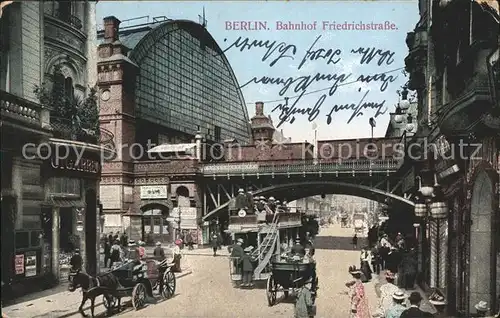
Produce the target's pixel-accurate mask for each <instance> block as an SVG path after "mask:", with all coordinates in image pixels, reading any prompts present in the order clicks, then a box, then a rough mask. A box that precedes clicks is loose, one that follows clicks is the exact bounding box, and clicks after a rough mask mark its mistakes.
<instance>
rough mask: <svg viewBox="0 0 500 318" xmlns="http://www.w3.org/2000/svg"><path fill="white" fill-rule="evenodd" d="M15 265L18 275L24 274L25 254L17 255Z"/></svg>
mask: <svg viewBox="0 0 500 318" xmlns="http://www.w3.org/2000/svg"><path fill="white" fill-rule="evenodd" d="M14 263H15V270H16V275H22V274H24V254H18V255H16V259H15V261H14Z"/></svg>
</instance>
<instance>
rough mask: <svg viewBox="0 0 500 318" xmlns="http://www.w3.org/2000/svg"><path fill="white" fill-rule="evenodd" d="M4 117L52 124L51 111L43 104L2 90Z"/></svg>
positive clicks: (1, 98) (0, 95)
mask: <svg viewBox="0 0 500 318" xmlns="http://www.w3.org/2000/svg"><path fill="white" fill-rule="evenodd" d="M0 109H1V113H2V117H9V118H12V119H16V120H20V121H23V122H26V123H30V124H34V125H40V126H44V124H46V125H49V124H50V115H49V114H50V113H49V111H48V110H47V109H44V108H43V107H42V106H41V105H39V104H37V103H34V102H31V101H29V100H27V99H24V98H21V97H18V96H16V95H13V94H10V93H7V92H5V91H3V90H0Z"/></svg>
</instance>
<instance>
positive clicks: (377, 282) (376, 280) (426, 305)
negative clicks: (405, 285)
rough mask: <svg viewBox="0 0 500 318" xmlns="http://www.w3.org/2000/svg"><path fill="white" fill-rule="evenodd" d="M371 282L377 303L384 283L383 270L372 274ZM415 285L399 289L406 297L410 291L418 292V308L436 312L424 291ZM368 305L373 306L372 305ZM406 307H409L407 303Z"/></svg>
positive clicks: (432, 312)
mask: <svg viewBox="0 0 500 318" xmlns="http://www.w3.org/2000/svg"><path fill="white" fill-rule="evenodd" d="M372 282H373V286H374V288H375V292H376V295H377V303H378V299H379V298H380V287H381V286H382V285H383V284H385V283H386V280H385V271H381V272H380V275H375V276H373V279H372ZM415 286H416V288H415V289H413V290H408V289H401V290H402V291H404V292H405V294H406V296H407V297H409V296H410V294H411V293H412V292H419V293H420V296H422V303H421V304H420V309H422V310H423V311H427V312H430V313H431V314H436V313H437V311H436V308H434V306H433V305H432V304H431V303H430V302H429V299H428V298H427V295H426V294H425V292H424V291H423V290H422V289H421V288H420V287H419V286H418V285H415ZM370 307H372V308H373V306H370ZM407 307H409V304H407Z"/></svg>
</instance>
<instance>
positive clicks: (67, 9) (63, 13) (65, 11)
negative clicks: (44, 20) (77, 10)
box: [57, 0, 73, 21]
mask: <svg viewBox="0 0 500 318" xmlns="http://www.w3.org/2000/svg"><path fill="white" fill-rule="evenodd" d="M58 2H59V10H58V12H57V15H58V17H59V19H61V20H63V21H69V20H70V18H71V15H72V14H73V3H72V2H71V1H67V0H62V1H61V0H60V1H58Z"/></svg>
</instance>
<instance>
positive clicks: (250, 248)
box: [243, 246, 253, 253]
mask: <svg viewBox="0 0 500 318" xmlns="http://www.w3.org/2000/svg"><path fill="white" fill-rule="evenodd" d="M252 250H253V246H249V247H247V248H245V249H244V250H243V251H244V252H245V253H250V252H251V251H252Z"/></svg>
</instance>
